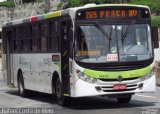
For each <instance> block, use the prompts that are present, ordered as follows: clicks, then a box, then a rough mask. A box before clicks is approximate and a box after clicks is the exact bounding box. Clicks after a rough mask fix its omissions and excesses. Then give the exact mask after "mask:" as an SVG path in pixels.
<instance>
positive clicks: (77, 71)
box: [76, 70, 97, 83]
mask: <svg viewBox="0 0 160 114" xmlns="http://www.w3.org/2000/svg"><path fill="white" fill-rule="evenodd" d="M76 73H77V75H78V77H79V78H80V79H81V80H83V81H85V82H89V83H96V82H97V79H95V78H92V77H90V76H87V75H85V74H84V73H83V72H81V71H80V70H76Z"/></svg>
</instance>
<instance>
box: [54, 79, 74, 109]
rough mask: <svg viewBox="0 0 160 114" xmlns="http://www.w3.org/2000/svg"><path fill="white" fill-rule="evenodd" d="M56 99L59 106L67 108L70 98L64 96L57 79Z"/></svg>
mask: <svg viewBox="0 0 160 114" xmlns="http://www.w3.org/2000/svg"><path fill="white" fill-rule="evenodd" d="M56 99H57V103H58V104H59V105H60V106H69V105H70V103H71V98H70V97H66V96H64V95H63V93H62V84H61V82H60V80H59V78H57V80H56Z"/></svg>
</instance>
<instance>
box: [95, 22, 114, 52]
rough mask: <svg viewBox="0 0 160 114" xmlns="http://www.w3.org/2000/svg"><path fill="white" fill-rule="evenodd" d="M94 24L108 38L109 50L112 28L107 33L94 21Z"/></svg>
mask: <svg viewBox="0 0 160 114" xmlns="http://www.w3.org/2000/svg"><path fill="white" fill-rule="evenodd" d="M94 25H95V26H96V27H97V28H98V29H99V30H100V31H101V32H102V33H103V34H104V35H105V36H106V38H108V40H109V50H111V40H112V30H113V28H112V27H111V30H110V33H109V35H108V33H107V32H106V31H105V30H104V29H103V28H102V27H101V26H100V25H99V24H98V23H95V22H94Z"/></svg>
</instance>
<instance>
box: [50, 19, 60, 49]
mask: <svg viewBox="0 0 160 114" xmlns="http://www.w3.org/2000/svg"><path fill="white" fill-rule="evenodd" d="M58 26H59V23H58V21H54V22H52V23H51V30H50V31H51V50H52V51H54V52H58V51H59V34H60V33H59V30H58Z"/></svg>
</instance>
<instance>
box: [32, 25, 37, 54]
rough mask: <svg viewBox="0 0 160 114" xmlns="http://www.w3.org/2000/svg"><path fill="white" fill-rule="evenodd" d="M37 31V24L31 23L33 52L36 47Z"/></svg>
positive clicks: (35, 50)
mask: <svg viewBox="0 0 160 114" xmlns="http://www.w3.org/2000/svg"><path fill="white" fill-rule="evenodd" d="M37 31H38V25H36V24H33V25H32V50H33V52H37V49H38V35H37V33H36V32H37Z"/></svg>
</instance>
